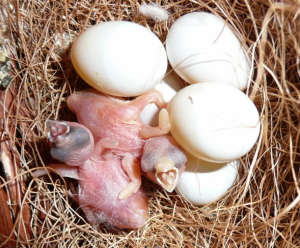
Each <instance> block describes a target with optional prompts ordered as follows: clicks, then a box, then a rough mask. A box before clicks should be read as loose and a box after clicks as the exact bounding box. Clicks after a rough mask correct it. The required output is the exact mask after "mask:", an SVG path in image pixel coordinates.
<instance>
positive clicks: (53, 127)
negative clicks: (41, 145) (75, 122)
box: [46, 120, 70, 142]
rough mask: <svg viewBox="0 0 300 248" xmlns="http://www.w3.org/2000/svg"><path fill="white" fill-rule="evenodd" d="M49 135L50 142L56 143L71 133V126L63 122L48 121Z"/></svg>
mask: <svg viewBox="0 0 300 248" xmlns="http://www.w3.org/2000/svg"><path fill="white" fill-rule="evenodd" d="M46 127H47V135H48V139H49V141H50V142H55V141H56V139H57V138H58V137H59V136H61V135H64V134H67V133H68V132H69V131H70V126H69V125H67V123H65V122H63V121H53V120H47V121H46Z"/></svg>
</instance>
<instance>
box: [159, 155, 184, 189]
mask: <svg viewBox="0 0 300 248" xmlns="http://www.w3.org/2000/svg"><path fill="white" fill-rule="evenodd" d="M154 171H155V179H156V181H157V183H158V184H159V185H161V186H162V187H163V188H164V189H165V190H167V191H168V192H172V191H173V190H174V189H175V187H176V185H177V181H178V175H179V171H178V168H176V167H175V162H174V161H173V160H172V159H170V158H168V157H163V158H161V159H159V161H158V162H157V163H156V165H155V166H154Z"/></svg>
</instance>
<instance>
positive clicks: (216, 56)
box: [166, 12, 251, 89]
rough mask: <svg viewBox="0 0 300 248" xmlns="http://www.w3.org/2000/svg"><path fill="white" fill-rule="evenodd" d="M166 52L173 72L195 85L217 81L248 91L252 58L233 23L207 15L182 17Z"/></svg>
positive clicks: (202, 13) (172, 32)
mask: <svg viewBox="0 0 300 248" xmlns="http://www.w3.org/2000/svg"><path fill="white" fill-rule="evenodd" d="M166 50H167V55H168V59H169V61H170V64H171V65H172V67H173V69H174V70H175V71H176V72H177V73H178V74H179V75H180V76H181V77H182V78H183V79H184V80H185V81H186V82H189V83H191V84H193V83H200V82H204V81H205V82H211V81H217V82H220V83H227V84H232V85H234V86H235V87H237V88H239V89H245V88H246V87H247V85H248V80H249V78H250V77H251V75H250V63H249V58H248V56H247V55H246V53H245V50H244V49H243V48H242V46H241V43H240V42H239V40H238V39H237V37H236V36H235V34H234V33H233V32H232V31H231V28H230V26H229V24H228V23H225V22H224V20H222V19H221V18H219V17H217V16H215V15H213V14H210V13H207V12H194V13H189V14H186V15H184V16H182V17H180V18H178V19H177V20H176V21H175V22H174V24H173V25H172V26H171V28H170V30H169V32H168V35H167V39H166Z"/></svg>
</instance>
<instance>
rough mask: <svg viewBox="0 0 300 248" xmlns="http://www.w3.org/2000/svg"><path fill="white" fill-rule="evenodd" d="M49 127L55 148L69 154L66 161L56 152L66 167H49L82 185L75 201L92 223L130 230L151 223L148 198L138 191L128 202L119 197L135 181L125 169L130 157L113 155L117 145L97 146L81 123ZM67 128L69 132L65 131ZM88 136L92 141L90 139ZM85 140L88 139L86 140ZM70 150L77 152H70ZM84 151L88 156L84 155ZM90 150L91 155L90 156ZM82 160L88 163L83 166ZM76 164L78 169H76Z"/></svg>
mask: <svg viewBox="0 0 300 248" xmlns="http://www.w3.org/2000/svg"><path fill="white" fill-rule="evenodd" d="M47 126H48V129H49V134H48V137H49V140H50V142H51V141H52V142H51V143H52V147H54V148H57V146H59V148H62V149H65V151H67V152H66V153H67V154H66V153H64V154H65V157H63V156H61V154H60V153H56V152H52V155H53V157H54V158H56V156H57V155H58V156H60V160H61V161H62V162H64V164H52V165H49V167H50V168H52V169H54V170H56V171H57V172H58V173H59V174H60V175H62V176H64V177H71V178H75V179H77V180H78V181H79V190H78V196H76V197H75V198H76V199H77V200H78V202H79V205H80V207H81V208H82V210H83V211H84V213H85V215H86V218H87V220H88V221H89V223H91V224H93V225H98V224H100V223H107V224H109V225H111V226H114V227H118V228H128V229H136V228H139V227H142V226H143V225H144V224H145V222H146V220H147V219H148V201H147V197H146V196H145V194H144V193H143V192H142V191H141V190H140V189H138V190H137V191H136V192H135V193H132V194H131V195H130V196H129V197H127V198H125V199H120V198H119V194H120V193H121V192H122V190H123V189H124V188H125V187H126V186H127V185H128V184H130V182H131V180H130V178H129V177H128V175H127V174H126V172H125V171H124V169H123V167H124V164H125V165H126V162H127V160H126V159H124V158H127V157H126V155H125V156H124V158H121V157H120V156H117V155H115V154H113V153H111V152H110V149H111V148H112V147H115V146H116V145H117V143H115V142H110V141H107V140H106V139H102V140H100V141H98V142H97V143H96V145H95V146H94V145H93V144H94V141H93V136H92V135H91V132H90V131H89V130H88V129H87V128H85V127H84V126H82V125H80V124H78V123H73V122H59V121H51V122H50V123H47ZM64 126H67V127H68V128H66V129H65V128H63V127H64ZM67 130H69V133H67ZM70 130H71V131H70ZM59 136H61V137H59ZM70 136H71V137H70ZM79 136H81V137H79ZM87 136H89V139H86V137H87ZM82 137H85V138H84V140H82ZM80 139H81V141H80V142H79V143H77V141H78V140H80ZM57 140H59V141H60V142H59V144H57V143H56V141H57ZM70 146H71V147H73V148H74V149H72V150H68V147H70ZM91 146H93V149H91ZM76 148H78V149H76ZM86 148H88V149H86ZM51 149H53V148H51ZM82 150H84V151H85V152H84V153H82V152H81V151H82ZM87 150H89V151H90V152H89V153H88V152H86V151H87ZM55 151H56V150H55ZM82 156H83V157H82ZM87 156H88V158H87ZM82 160H84V162H81V161H82ZM72 163H74V164H75V165H76V166H72ZM138 173H139V171H138ZM44 174H45V171H37V172H36V173H35V176H41V175H44Z"/></svg>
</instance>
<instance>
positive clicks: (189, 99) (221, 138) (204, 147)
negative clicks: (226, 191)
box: [168, 83, 260, 163]
mask: <svg viewBox="0 0 300 248" xmlns="http://www.w3.org/2000/svg"><path fill="white" fill-rule="evenodd" d="M168 112H169V118H170V122H171V134H172V136H173V137H174V139H175V140H176V141H177V143H178V144H179V145H180V146H181V147H183V148H184V150H186V151H187V152H189V153H191V154H192V155H193V156H195V157H197V158H199V159H202V160H205V161H210V162H216V163H225V162H229V161H232V160H235V159H239V158H240V157H242V156H243V155H245V154H246V153H248V152H249V151H250V150H251V148H252V147H253V146H254V145H255V143H256V141H257V138H258V135H259V133H260V118H259V113H258V110H257V108H256V106H255V105H254V103H253V102H252V101H251V99H250V98H249V97H248V96H247V95H246V94H244V93H243V92H242V91H240V90H239V89H237V88H235V87H233V86H231V85H227V84H220V83H201V84H200V83H199V84H193V85H189V86H187V87H185V88H183V89H182V90H180V91H179V92H178V93H177V94H176V95H175V96H174V98H173V99H172V101H171V102H170V103H169V105H168Z"/></svg>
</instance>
